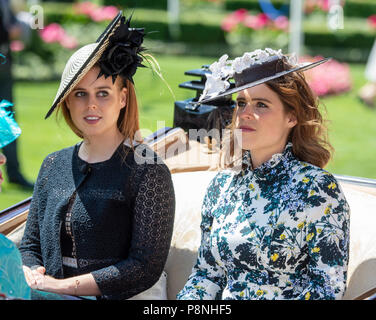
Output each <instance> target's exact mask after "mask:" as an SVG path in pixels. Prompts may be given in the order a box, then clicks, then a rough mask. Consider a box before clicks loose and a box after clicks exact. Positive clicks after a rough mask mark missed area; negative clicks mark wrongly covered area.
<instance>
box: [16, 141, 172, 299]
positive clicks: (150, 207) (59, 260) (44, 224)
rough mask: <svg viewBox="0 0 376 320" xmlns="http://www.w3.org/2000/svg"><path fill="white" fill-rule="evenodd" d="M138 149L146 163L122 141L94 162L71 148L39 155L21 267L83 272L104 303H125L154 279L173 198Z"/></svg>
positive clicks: (157, 167)
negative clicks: (107, 156) (91, 279)
mask: <svg viewBox="0 0 376 320" xmlns="http://www.w3.org/2000/svg"><path fill="white" fill-rule="evenodd" d="M138 147H140V148H141V149H142V150H144V151H145V152H146V153H147V154H148V155H149V158H150V155H152V156H153V157H152V159H151V160H153V161H144V160H145V159H148V158H146V157H145V159H143V158H142V156H143V153H142V152H141V153H139V154H137V152H133V150H132V149H131V148H129V147H128V146H126V145H124V144H121V145H119V147H118V149H117V150H116V151H115V153H114V154H113V156H112V157H111V158H110V159H108V160H106V161H103V162H99V163H94V164H89V163H87V162H85V161H83V160H82V159H80V158H79V157H78V148H79V146H78V145H76V146H73V147H70V148H66V149H63V150H60V151H57V152H55V153H52V154H50V155H49V156H47V157H46V159H45V160H44V162H43V164H42V167H41V169H40V172H39V175H38V179H37V182H36V185H35V189H34V193H33V198H32V202H31V206H30V212H29V215H28V219H27V223H26V229H25V233H24V237H23V239H22V242H21V246H20V251H21V254H22V260H23V263H24V264H25V265H27V266H29V267H32V266H35V265H43V266H44V267H45V268H46V273H47V274H48V275H51V276H53V277H55V278H59V279H61V278H67V277H71V276H75V275H80V274H86V273H91V274H92V275H93V277H94V279H95V281H96V283H97V285H98V287H99V289H100V291H101V293H102V296H101V298H107V299H128V298H130V297H132V296H134V295H136V294H138V293H140V292H142V291H145V290H146V289H148V288H150V287H151V286H153V284H155V283H156V282H157V281H158V279H159V277H160V276H161V274H162V272H163V268H164V265H165V262H166V260H167V255H168V252H169V248H170V242H171V237H172V230H173V223H174V213H175V194H174V189H173V184H172V180H171V174H170V171H169V169H168V168H167V166H166V165H165V164H163V162H162V161H161V159H159V158H157V156H156V155H155V154H154V153H153V152H152V151H150V149H147V147H146V146H144V145H139V146H138ZM140 148H138V149H137V148H136V150H140ZM145 152H144V153H145Z"/></svg>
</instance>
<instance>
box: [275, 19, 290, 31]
mask: <svg viewBox="0 0 376 320" xmlns="http://www.w3.org/2000/svg"><path fill="white" fill-rule="evenodd" d="M274 25H275V27H276V28H277V29H279V30H287V29H288V28H289V19H288V18H287V17H286V16H278V17H277V19H275V20H274Z"/></svg>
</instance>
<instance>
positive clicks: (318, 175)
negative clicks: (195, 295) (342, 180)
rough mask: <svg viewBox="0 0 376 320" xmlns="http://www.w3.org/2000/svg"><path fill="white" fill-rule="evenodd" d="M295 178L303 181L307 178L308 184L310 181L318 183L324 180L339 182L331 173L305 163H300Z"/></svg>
mask: <svg viewBox="0 0 376 320" xmlns="http://www.w3.org/2000/svg"><path fill="white" fill-rule="evenodd" d="M295 177H302V179H304V178H306V179H304V180H305V181H307V182H308V180H309V181H311V182H316V183H319V182H320V181H323V180H325V181H332V182H337V180H336V178H335V177H334V175H333V174H332V173H330V172H329V171H327V170H325V169H323V168H320V167H317V166H315V165H313V164H311V163H308V162H304V161H298V165H297V168H296V170H295Z"/></svg>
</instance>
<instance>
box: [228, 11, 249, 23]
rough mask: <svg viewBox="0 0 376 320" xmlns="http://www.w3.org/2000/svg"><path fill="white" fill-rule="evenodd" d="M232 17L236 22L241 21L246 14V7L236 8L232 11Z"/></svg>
mask: <svg viewBox="0 0 376 320" xmlns="http://www.w3.org/2000/svg"><path fill="white" fill-rule="evenodd" d="M232 15H233V17H234V19H235V20H236V21H238V22H242V21H243V20H244V19H245V18H246V17H247V15H248V11H247V9H238V10H236V11H234V12H233V13H232Z"/></svg>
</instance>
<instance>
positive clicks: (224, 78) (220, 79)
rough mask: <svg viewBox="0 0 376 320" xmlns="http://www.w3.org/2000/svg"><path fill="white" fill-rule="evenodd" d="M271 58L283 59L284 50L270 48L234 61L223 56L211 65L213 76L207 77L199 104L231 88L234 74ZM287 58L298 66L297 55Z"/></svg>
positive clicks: (244, 55) (245, 54)
mask: <svg viewBox="0 0 376 320" xmlns="http://www.w3.org/2000/svg"><path fill="white" fill-rule="evenodd" d="M271 56H278V57H279V58H282V57H283V56H284V55H283V53H282V49H279V50H278V51H276V50H273V49H270V48H266V49H265V50H261V49H257V50H254V51H252V52H245V53H244V54H243V55H242V56H241V57H237V58H235V59H234V60H228V55H227V54H225V55H223V56H222V57H221V58H219V60H218V61H216V62H214V63H212V64H211V65H210V67H209V70H210V71H211V74H207V75H206V82H205V88H204V90H203V93H202V95H201V96H200V99H199V102H200V101H202V100H203V99H204V98H214V97H216V96H217V95H219V94H221V93H222V92H224V91H226V90H227V89H228V88H229V87H230V82H229V81H228V80H229V79H230V78H232V77H233V75H234V73H241V72H243V70H245V69H247V68H249V67H250V66H252V65H254V64H261V63H263V62H265V61H267V60H268V58H269V57H271ZM286 58H287V61H288V62H289V64H291V65H293V66H296V65H298V59H297V57H296V55H295V54H292V55H291V56H286Z"/></svg>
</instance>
